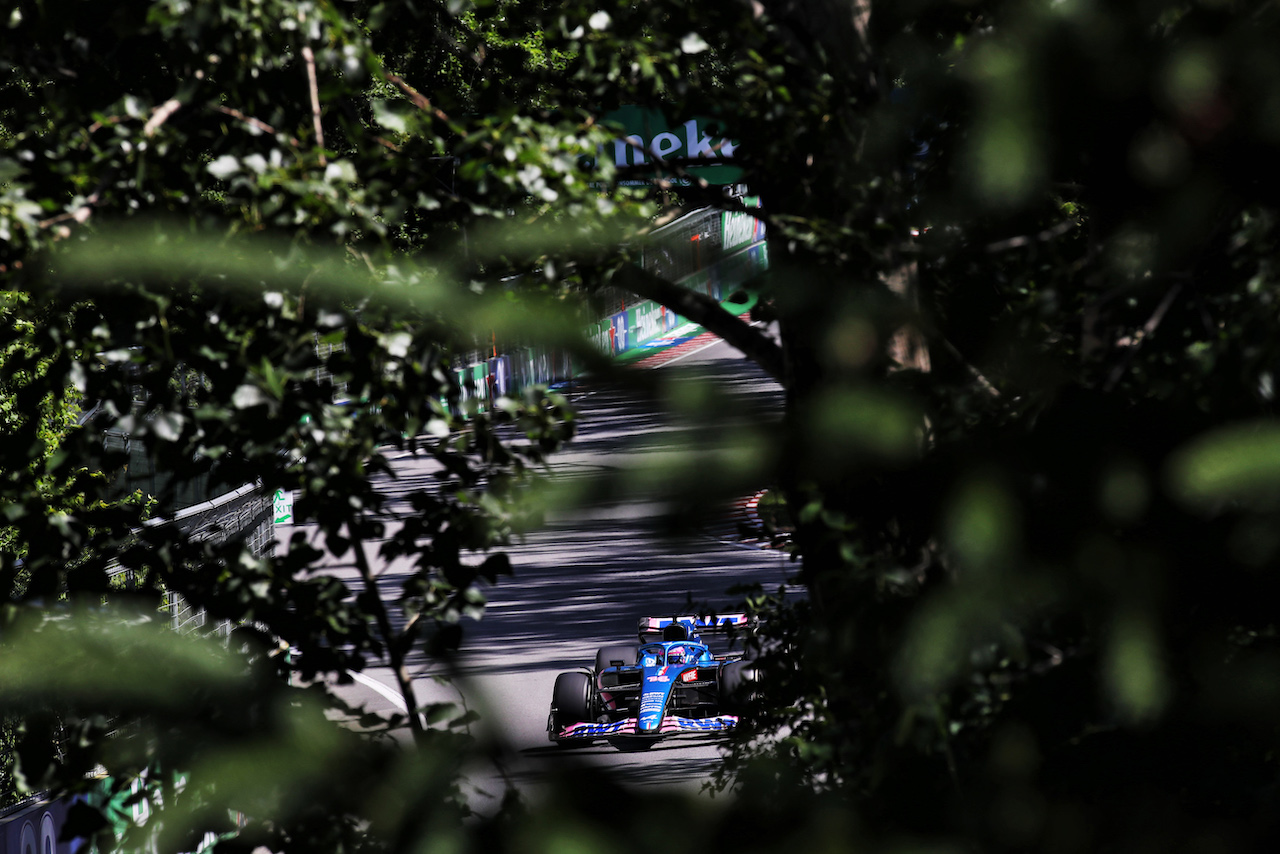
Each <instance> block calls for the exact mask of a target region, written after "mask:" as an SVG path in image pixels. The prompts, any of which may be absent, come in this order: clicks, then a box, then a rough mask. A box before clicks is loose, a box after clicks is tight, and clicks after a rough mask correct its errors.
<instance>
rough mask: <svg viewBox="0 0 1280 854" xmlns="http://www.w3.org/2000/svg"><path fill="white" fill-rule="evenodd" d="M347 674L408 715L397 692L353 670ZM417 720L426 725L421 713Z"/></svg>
mask: <svg viewBox="0 0 1280 854" xmlns="http://www.w3.org/2000/svg"><path fill="white" fill-rule="evenodd" d="M347 672H348V673H350V674H351V678H352V679H354V680H356V681H357V682H359V683H360V684H361V685H364V686H365V687H367V688H372V689H373V690H374V691H376V692H378V693H379V694H381V695H382V696H383V697H384V698H386V700H387V701H388V702H390V703H391V705H393V706H395V707H396V708H397V709H399V710H400V711H401V712H403V713H404V714H406V715H407V714H409V707H408V706H406V705H405V704H404V697H402V696H400V694H399V693H398V692H396V691H395V690H393V689H391V688H388V687H387V686H386V685H383V684H382V683H381V682H379V681H378V680H377V679H374V678H373V677H372V676H368V675H366V674H364V673H358V672H356V671H354V670H349V671H347ZM418 720H420V721H421V722H422V725H423V726H424V727H425V726H426V725H427V719H426V718H425V717H424V716H423V715H422V713H421V712H419V713H418Z"/></svg>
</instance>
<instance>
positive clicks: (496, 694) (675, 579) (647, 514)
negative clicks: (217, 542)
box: [278, 336, 793, 812]
mask: <svg viewBox="0 0 1280 854" xmlns="http://www.w3.org/2000/svg"><path fill="white" fill-rule="evenodd" d="M640 367H641V368H642V369H657V370H661V371H662V372H663V374H664V378H665V376H667V375H668V373H669V374H670V376H671V377H672V378H673V380H674V381H676V382H685V381H688V382H696V381H705V380H707V379H710V380H712V381H714V382H715V383H716V384H717V386H718V387H719V388H721V389H723V390H726V391H728V392H729V393H730V394H731V395H732V396H733V397H734V398H735V399H738V400H740V401H742V403H743V407H744V411H746V412H749V413H750V416H749V417H751V418H768V417H773V416H775V415H776V414H777V411H778V408H779V406H780V396H781V390H780V388H779V387H778V386H777V384H776V383H774V382H773V381H772V380H770V379H769V378H767V377H766V376H765V375H764V374H763V373H761V372H760V371H759V370H758V369H757V368H755V366H754V365H752V364H751V363H749V362H748V361H747V360H745V359H744V358H743V357H742V356H741V355H740V354H738V353H737V351H735V350H732V349H731V348H729V347H727V346H726V345H724V344H723V343H719V342H718V341H717V339H714V337H711V336H705V337H703V336H699V337H697V338H693V339H691V340H689V341H686V342H683V343H682V344H681V345H680V346H679V347H676V348H671V349H669V350H666V351H661V353H660V354H658V355H657V356H656V357H650V359H648V360H645V363H643V364H642V365H641V366H640ZM685 377H689V379H685ZM698 378H701V379H698ZM566 393H567V394H568V396H569V397H570V399H571V402H572V403H573V405H574V406H575V407H576V408H577V409H578V410H579V412H580V413H581V421H580V428H579V434H578V435H577V436H576V437H575V439H574V440H573V442H571V443H570V445H569V446H568V448H567V449H566V450H565V451H564V452H562V453H559V454H557V455H555V457H554V458H553V460H552V470H553V472H554V477H556V478H569V479H572V478H590V477H594V476H598V475H600V474H602V473H606V472H609V471H610V470H617V469H618V468H619V467H626V466H633V465H637V464H642V463H643V462H644V461H645V460H646V459H647V458H648V455H653V454H663V453H666V452H669V450H670V449H671V448H672V447H673V444H674V446H676V447H679V443H680V442H681V440H682V439H681V435H680V429H679V427H678V426H677V425H673V424H671V423H669V421H668V420H667V419H665V418H664V417H663V416H662V414H661V413H660V412H659V411H658V410H657V408H656V407H654V406H653V405H652V404H651V403H648V402H646V401H643V400H640V399H637V397H636V396H635V395H633V394H629V393H624V392H622V391H620V390H618V389H616V388H611V387H609V386H605V385H600V384H595V385H589V386H583V387H579V388H570V389H566ZM394 466H395V469H396V475H397V478H396V480H397V481H399V483H398V484H397V483H396V482H395V481H389V482H388V491H389V492H390V494H391V497H392V499H393V501H394V493H395V492H396V491H398V490H401V489H403V488H404V487H405V486H406V485H407V484H411V483H414V482H415V481H417V482H421V479H425V478H428V477H430V470H429V469H428V467H427V464H426V463H425V462H424V461H423V460H421V458H418V457H414V456H411V455H409V454H404V455H401V456H400V457H399V458H397V459H395V460H394ZM741 505H742V502H741V501H737V502H734V501H726V502H725V504H724V506H723V507H713V508H707V509H708V513H707V514H706V521H705V522H700V523H699V525H697V526H696V530H693V531H691V532H688V533H686V534H684V535H681V536H679V537H672V536H671V534H670V533H669V530H668V526H666V525H665V524H664V516H663V511H664V510H665V509H667V508H665V507H664V506H663V504H662V501H661V500H660V496H657V495H646V494H643V493H632V494H628V495H626V496H620V497H618V498H617V499H615V500H610V501H607V502H601V503H597V504H593V505H591V506H589V507H586V508H576V509H574V510H573V511H571V512H569V511H566V512H561V513H555V512H553V513H552V514H550V518H549V519H548V521H547V524H546V525H545V526H544V527H543V528H541V529H540V530H538V531H536V532H535V533H533V534H531V535H529V536H528V537H527V538H526V539H525V541H524V542H522V543H519V544H516V545H513V546H512V547H511V548H509V549H508V550H507V551H508V553H509V554H510V556H511V559H512V563H513V565H514V569H515V575H514V577H509V578H502V579H501V580H500V581H499V583H498V584H496V585H495V586H493V587H490V588H488V589H487V590H486V594H487V597H488V606H487V609H486V612H485V614H484V616H483V618H482V619H480V620H479V621H467V622H466V623H464V639H463V643H462V647H461V650H460V651H459V653H458V654H457V656H456V658H455V660H454V661H452V662H450V663H449V664H448V666H447V667H446V665H444V664H442V663H441V662H438V661H430V660H428V659H427V658H426V657H425V656H423V657H421V658H420V659H418V660H415V661H414V662H413V673H414V676H415V677H416V686H417V690H418V692H419V697H418V699H419V702H420V703H423V704H427V703H435V702H446V701H451V702H459V703H464V704H465V705H466V707H467V708H468V709H473V710H475V711H477V712H479V714H480V715H481V722H480V723H477V724H473V725H472V733H473V734H474V735H476V736H478V737H480V738H482V739H486V740H493V741H496V742H497V743H498V744H499V745H501V746H502V750H501V751H500V753H501V754H502V755H504V756H505V757H506V759H505V762H504V765H505V767H504V769H503V770H502V772H501V773H500V772H499V770H498V769H497V768H495V767H476V768H474V769H472V771H471V773H470V778H469V780H468V782H469V783H470V785H471V789H472V791H471V794H470V797H471V800H472V806H473V808H474V809H476V810H479V811H482V812H483V811H487V810H488V808H492V807H496V805H497V803H498V799H499V798H500V797H501V793H502V787H503V786H504V785H505V782H504V781H509V782H511V783H514V784H515V785H517V786H518V787H520V788H521V790H522V791H523V792H526V793H527V794H529V795H531V796H535V797H536V790H537V784H538V780H539V779H540V778H542V777H544V776H546V775H548V774H550V773H555V772H558V771H562V770H564V769H565V768H566V767H568V765H569V764H572V763H590V764H592V765H596V766H603V767H607V768H608V769H609V771H610V772H611V773H612V774H614V775H616V777H617V779H618V780H619V781H620V782H622V783H624V784H626V785H632V786H661V787H674V788H678V789H682V790H686V791H691V792H693V791H698V790H699V789H701V787H702V785H703V783H704V782H705V781H706V779H707V777H708V775H709V774H710V772H711V771H712V770H713V769H714V768H715V766H716V764H717V763H718V762H719V756H720V753H719V747H718V745H717V742H716V741H715V740H703V739H692V740H691V739H686V738H681V739H671V740H664V741H661V742H659V743H657V744H656V745H654V746H653V747H652V748H650V749H648V750H645V751H643V752H623V751H619V750H617V749H616V748H615V747H613V746H611V745H609V744H608V743H606V742H592V743H590V744H589V745H588V746H585V747H575V748H570V749H566V748H562V747H557V746H556V745H554V744H552V743H551V742H550V741H549V740H548V738H547V733H546V722H547V714H548V710H549V707H550V702H551V692H552V686H553V684H554V682H555V678H556V675H557V674H558V673H561V672H563V671H567V670H573V669H575V668H580V667H590V666H591V664H592V659H593V657H594V655H595V651H596V649H597V648H599V647H601V646H606V645H610V644H620V643H634V642H635V641H636V622H637V619H638V618H640V617H642V616H656V615H673V614H678V613H684V609H686V608H687V607H688V603H689V602H696V603H709V604H711V605H713V606H717V607H720V608H726V607H729V606H731V605H732V604H733V599H732V597H730V596H728V595H727V594H726V591H727V590H728V589H729V588H731V587H733V586H735V585H741V584H743V583H749V582H759V583H761V584H763V585H765V586H767V587H769V588H776V587H777V586H778V585H780V584H782V583H783V582H784V581H785V579H786V577H787V576H788V575H789V573H790V572H791V571H792V569H793V567H792V565H791V563H790V562H789V560H788V558H787V556H786V555H785V554H783V553H781V552H779V551H777V550H770V549H760V548H757V547H755V546H754V545H752V544H750V543H744V542H742V538H741V537H740V536H739V535H738V532H737V524H736V522H735V520H734V518H733V514H734V512H735V506H736V507H737V508H739V509H740V508H741ZM405 509H406V510H407V507H406V508H405ZM295 530H298V529H294V528H291V527H289V526H283V527H281V529H280V530H279V531H278V542H280V543H281V544H283V543H286V542H287V541H288V539H289V537H290V536H291V535H292V534H293V533H294V531H295ZM301 530H303V531H304V532H306V529H305V528H302V529H301ZM375 552H376V544H374V545H373V546H371V547H370V550H369V553H370V557H371V559H373V560H375V561H376V560H378V558H377V555H376V553H375ZM328 571H330V572H332V573H334V574H335V575H338V576H339V577H342V578H343V580H345V581H346V582H347V583H348V584H349V585H351V586H352V587H353V588H355V587H357V586H358V579H357V577H356V574H355V572H354V570H351V569H349V568H346V567H343V566H332V567H330V568H329V570H328ZM406 571H407V568H406V567H399V566H397V565H395V564H392V565H381V574H380V576H379V584H380V585H386V587H387V589H388V590H389V591H390V590H394V589H397V588H398V587H399V586H400V584H401V583H402V581H403V578H404V573H405V572H406ZM433 676H448V677H449V681H448V683H447V684H438V683H437V682H436V681H435V680H434V679H432V678H431V677H433ZM394 685H395V680H394V679H393V677H392V675H391V673H390V671H389V670H388V669H386V668H377V667H373V668H369V669H368V670H366V671H365V672H364V673H361V674H357V678H356V681H355V682H354V684H352V685H349V686H344V687H343V688H342V689H341V691H342V693H343V696H344V698H345V699H347V700H348V701H352V702H358V703H360V704H361V705H363V706H364V707H365V708H366V709H368V710H370V711H378V712H391V711H400V712H403V711H404V708H403V703H402V701H401V700H400V698H399V696H398V694H397V692H396V690H395V688H394Z"/></svg>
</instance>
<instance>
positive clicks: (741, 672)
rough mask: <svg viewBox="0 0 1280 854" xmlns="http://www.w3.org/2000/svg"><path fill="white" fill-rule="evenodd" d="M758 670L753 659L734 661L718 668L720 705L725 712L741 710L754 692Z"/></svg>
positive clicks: (758, 674)
mask: <svg viewBox="0 0 1280 854" xmlns="http://www.w3.org/2000/svg"><path fill="white" fill-rule="evenodd" d="M759 678H760V671H759V668H758V667H756V663H755V662H754V661H734V662H732V663H730V664H726V665H725V666H724V667H723V668H721V670H720V705H721V707H722V708H723V709H724V710H725V711H727V712H730V713H732V712H738V711H741V710H742V709H743V708H744V707H745V706H746V705H747V704H748V703H750V702H751V698H752V697H754V696H755V693H756V682H757V681H759Z"/></svg>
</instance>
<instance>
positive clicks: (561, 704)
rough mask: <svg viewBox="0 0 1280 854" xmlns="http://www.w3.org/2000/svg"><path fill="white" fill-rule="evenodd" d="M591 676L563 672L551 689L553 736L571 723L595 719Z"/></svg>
mask: <svg viewBox="0 0 1280 854" xmlns="http://www.w3.org/2000/svg"><path fill="white" fill-rule="evenodd" d="M591 695H592V692H591V677H590V676H588V675H587V674H585V673H576V672H575V673H561V674H560V675H559V676H557V677H556V684H555V687H554V688H552V690H551V725H552V727H553V731H552V732H553V737H554V735H555V734H557V733H559V732H560V730H562V729H564V728H565V727H567V726H569V725H570V724H576V723H580V722H582V721H590V720H593V717H594V716H593V715H592V714H591V707H592V702H591Z"/></svg>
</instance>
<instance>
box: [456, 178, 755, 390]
mask: <svg viewBox="0 0 1280 854" xmlns="http://www.w3.org/2000/svg"><path fill="white" fill-rule="evenodd" d="M744 201H745V202H746V203H747V204H748V205H749V206H750V205H754V204H756V202H755V200H753V199H750V198H747V199H745V200H744ZM766 236H767V235H766V232H765V226H764V223H763V222H762V221H761V220H759V219H757V218H756V217H753V216H751V215H750V214H749V213H744V212H742V211H722V210H720V209H719V208H702V209H700V210H697V211H692V212H691V213H689V214H686V215H685V216H683V217H681V218H680V219H677V220H675V221H674V222H671V223H669V224H667V225H666V226H663V227H662V228H659V229H656V230H655V231H654V233H653V235H652V236H651V238H650V241H649V244H648V245H647V246H646V247H645V248H644V250H643V252H642V253H641V262H640V263H641V266H642V267H644V268H645V269H647V270H649V271H651V272H653V273H655V274H656V275H659V276H662V277H663V278H666V279H668V280H670V281H672V282H674V283H675V284H677V285H680V286H682V287H686V288H689V289H690V290H694V291H697V292H698V293H702V294H706V295H707V296H709V297H711V298H712V299H714V300H716V301H718V302H725V301H727V300H728V298H729V297H730V296H733V295H734V293H735V292H736V291H737V290H738V289H739V288H740V287H741V286H742V285H743V284H744V283H745V282H747V281H748V280H750V279H751V278H752V277H754V276H756V275H757V274H759V273H761V272H763V271H764V270H766V269H768V266H769V254H768V249H769V246H768V243H767V242H766ZM599 297H600V299H601V301H602V302H603V304H605V305H611V306H616V307H617V310H616V311H614V312H612V313H611V314H609V315H608V316H606V317H604V318H601V319H600V320H598V321H595V322H593V323H591V324H590V325H589V326H588V327H587V328H586V329H585V330H584V331H585V333H586V336H587V338H588V339H589V340H590V341H591V342H592V343H593V344H595V346H596V348H597V349H598V350H599V351H600V352H601V353H604V354H606V355H610V356H615V357H616V356H622V355H624V354H626V353H629V352H631V351H635V350H637V349H639V348H642V347H645V346H646V345H651V344H652V342H655V341H659V340H660V339H662V338H664V336H668V335H669V334H670V333H672V332H674V331H675V330H677V329H678V328H680V327H681V326H682V325H684V324H685V323H686V321H685V319H684V318H683V317H680V316H679V315H678V314H676V313H675V312H673V311H671V310H670V309H668V308H666V307H664V306H662V305H659V304H658V303H655V302H652V301H651V300H640V299H638V298H636V296H635V295H634V294H631V293H630V292H629V291H624V290H621V289H618V288H606V289H604V290H603V291H602V292H601V293H600V294H599ZM498 346H500V345H496V346H495V347H494V354H493V356H492V357H491V358H487V359H486V358H483V356H480V355H479V354H477V357H473V360H472V361H471V363H470V364H469V365H468V366H467V367H464V368H459V369H457V370H456V371H455V374H456V376H457V379H458V382H459V384H460V385H461V387H462V397H463V401H464V402H471V405H473V406H475V407H476V408H477V409H479V410H481V411H483V410H485V409H487V408H488V407H489V406H490V405H491V404H492V402H493V401H494V400H495V399H496V398H497V397H500V396H502V395H513V394H516V393H518V392H519V391H520V389H522V388H525V387H527V386H530V385H549V386H555V385H561V384H564V383H568V382H572V381H573V380H574V379H575V378H576V377H578V376H580V375H581V373H582V371H581V369H580V368H579V367H577V366H576V365H575V364H574V362H573V360H572V358H570V356H569V354H568V353H565V352H557V351H551V350H545V349H542V348H536V347H523V348H516V349H512V350H510V351H509V352H503V353H501V354H499V353H497V352H496V350H497V347H498Z"/></svg>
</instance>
